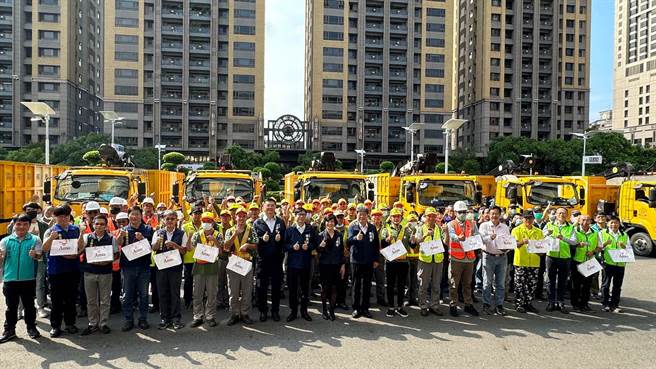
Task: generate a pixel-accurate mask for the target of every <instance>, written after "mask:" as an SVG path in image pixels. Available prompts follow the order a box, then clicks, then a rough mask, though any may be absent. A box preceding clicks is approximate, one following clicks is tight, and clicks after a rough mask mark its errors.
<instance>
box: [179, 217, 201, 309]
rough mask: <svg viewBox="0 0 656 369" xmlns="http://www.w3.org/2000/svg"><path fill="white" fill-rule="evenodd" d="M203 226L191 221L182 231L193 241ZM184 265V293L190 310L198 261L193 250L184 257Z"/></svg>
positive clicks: (186, 305) (188, 251) (183, 226)
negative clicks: (194, 272)
mask: <svg viewBox="0 0 656 369" xmlns="http://www.w3.org/2000/svg"><path fill="white" fill-rule="evenodd" d="M201 224H202V223H201V222H199V224H198V226H196V225H195V224H194V222H192V221H190V222H187V223H185V224H183V225H182V230H183V231H184V232H185V233H186V234H187V238H188V239H191V237H193V235H194V234H196V232H198V231H199V230H200V229H201ZM182 246H187V245H182ZM182 264H183V266H182V268H183V279H184V285H183V287H182V289H183V292H184V293H183V299H184V304H185V307H186V308H188V307H190V306H191V304H192V302H193V300H194V277H193V273H192V271H193V269H194V265H195V264H196V260H195V259H194V249H193V248H192V249H191V250H187V252H186V253H185V254H184V255H182Z"/></svg>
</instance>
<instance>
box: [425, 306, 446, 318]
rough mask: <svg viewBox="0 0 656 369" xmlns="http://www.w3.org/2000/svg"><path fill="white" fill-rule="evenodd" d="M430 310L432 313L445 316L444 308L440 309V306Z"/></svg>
mask: <svg viewBox="0 0 656 369" xmlns="http://www.w3.org/2000/svg"><path fill="white" fill-rule="evenodd" d="M428 311H430V312H431V313H433V314H435V315H437V316H444V314H443V313H442V310H440V308H430V309H428Z"/></svg>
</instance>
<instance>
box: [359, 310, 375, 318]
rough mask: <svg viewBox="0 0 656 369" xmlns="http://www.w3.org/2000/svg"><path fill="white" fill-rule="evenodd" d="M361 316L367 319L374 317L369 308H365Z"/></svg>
mask: <svg viewBox="0 0 656 369" xmlns="http://www.w3.org/2000/svg"><path fill="white" fill-rule="evenodd" d="M362 316H364V317H365V318H369V319H371V318H373V317H374V316H373V315H371V312H370V311H369V310H365V312H363V313H362Z"/></svg>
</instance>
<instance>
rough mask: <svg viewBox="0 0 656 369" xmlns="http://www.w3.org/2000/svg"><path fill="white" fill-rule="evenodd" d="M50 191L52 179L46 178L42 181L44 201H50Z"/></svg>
mask: <svg viewBox="0 0 656 369" xmlns="http://www.w3.org/2000/svg"><path fill="white" fill-rule="evenodd" d="M51 193H52V181H50V180H48V181H45V182H43V197H42V199H43V201H44V202H50V200H51V196H50V194H51Z"/></svg>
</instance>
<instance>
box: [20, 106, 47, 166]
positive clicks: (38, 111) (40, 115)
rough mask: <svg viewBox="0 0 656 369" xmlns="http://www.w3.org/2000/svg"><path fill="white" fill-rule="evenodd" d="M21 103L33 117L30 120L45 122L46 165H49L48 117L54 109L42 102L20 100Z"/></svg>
mask: <svg viewBox="0 0 656 369" xmlns="http://www.w3.org/2000/svg"><path fill="white" fill-rule="evenodd" d="M21 104H22V105H23V106H25V107H26V108H28V109H29V110H30V111H31V112H32V114H33V115H34V117H32V118H31V119H30V121H32V122H35V123H37V122H44V123H45V124H46V165H50V117H51V116H53V115H55V114H56V113H55V111H54V110H53V109H52V108H51V107H50V106H49V105H48V104H46V103H44V102H33V101H21Z"/></svg>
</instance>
